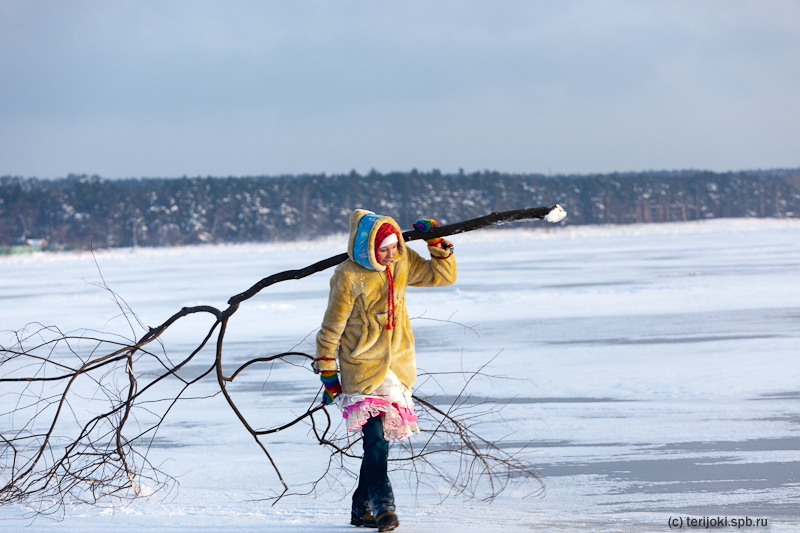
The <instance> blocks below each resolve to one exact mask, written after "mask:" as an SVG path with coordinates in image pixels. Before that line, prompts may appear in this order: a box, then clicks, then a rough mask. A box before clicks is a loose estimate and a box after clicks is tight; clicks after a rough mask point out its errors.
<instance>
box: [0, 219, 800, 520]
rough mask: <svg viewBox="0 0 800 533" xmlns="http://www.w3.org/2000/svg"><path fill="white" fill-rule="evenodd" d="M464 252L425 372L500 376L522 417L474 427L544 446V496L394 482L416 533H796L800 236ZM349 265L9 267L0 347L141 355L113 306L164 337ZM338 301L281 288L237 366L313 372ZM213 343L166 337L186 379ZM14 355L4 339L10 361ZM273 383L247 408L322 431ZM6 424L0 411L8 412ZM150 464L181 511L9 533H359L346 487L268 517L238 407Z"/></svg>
mask: <svg viewBox="0 0 800 533" xmlns="http://www.w3.org/2000/svg"><path fill="white" fill-rule="evenodd" d="M451 240H453V241H454V243H455V247H456V253H457V256H458V261H459V279H458V281H457V283H456V284H455V285H453V286H451V287H442V288H435V289H410V291H409V297H408V300H409V301H408V305H409V311H410V313H411V316H413V317H415V319H414V321H413V324H414V330H415V334H416V337H417V352H418V364H419V367H420V370H421V372H427V373H431V374H436V373H447V372H451V371H453V370H476V369H478V368H479V367H481V366H483V365H486V368H484V369H483V371H482V372H483V373H484V374H486V375H492V376H494V377H492V378H488V377H487V378H478V379H475V380H473V381H472V382H471V383H470V385H469V391H470V393H471V398H472V401H475V402H479V401H489V402H494V403H497V404H500V403H504V404H506V405H505V407H504V408H503V410H502V415H503V416H502V418H498V417H489V418H488V419H485V420H480V421H477V422H476V426H475V427H476V429H478V430H480V431H483V432H486V433H487V434H489V435H493V436H497V437H500V436H503V443H504V445H505V446H507V449H509V450H513V449H515V447H519V446H521V445H522V444H524V443H530V445H529V447H528V449H527V452H526V453H527V456H526V457H527V458H528V459H529V460H530V461H532V462H533V463H534V464H535V465H536V467H537V469H538V471H539V472H540V473H541V475H542V481H543V482H544V485H545V491H544V494H541V495H538V496H533V497H527V498H526V497H523V496H524V495H525V494H528V493H529V492H531V491H535V490H536V489H537V488H538V487H537V486H527V487H526V486H522V487H516V488H513V489H511V490H509V491H507V492H505V493H503V494H502V495H501V496H500V497H498V498H497V499H496V500H494V501H493V502H491V503H486V502H479V501H464V500H462V499H459V498H450V499H445V500H444V501H443V502H441V501H440V500H441V496H442V494H444V493H445V492H446V489H447V487H416V486H412V485H413V482H411V481H410V480H409V479H410V477H409V476H405V475H402V474H398V475H396V476H395V477H394V478H393V482H394V485H395V491H396V495H397V502H398V514H399V516H400V520H401V526H400V529H398V531H409V532H440V531H447V530H450V529H451V528H452V524H453V521H454V520H457V521H458V528H459V529H460V530H465V531H475V532H482V531H487V532H488V531H626V532H627V531H666V530H667V529H669V524H668V520H669V519H670V518H673V517H678V518H680V517H683V518H684V519H685V518H686V517H687V516H691V517H698V518H702V517H705V516H708V517H728V518H729V519H731V520H732V519H734V518H736V519H739V518H742V519H743V518H751V519H756V518H761V519H764V518H766V519H768V520H769V530H770V531H790V530H794V529H796V527H797V526H798V525H800V451H798V450H799V449H800V434H799V433H798V430H800V385H798V383H800V362H798V355H799V354H798V351H799V349H800V223H798V222H797V221H793V220H749V219H737V220H716V221H706V222H693V223H680V224H653V225H632V226H616V227H614V226H608V227H606V226H587V227H571V226H566V227H553V226H550V225H547V226H544V225H543V226H542V228H541V229H536V230H514V229H502V230H483V231H479V232H472V233H469V234H463V235H459V236H456V237H453V238H452V239H451ZM345 244H346V239H345V238H344V237H337V238H332V239H327V240H324V241H320V242H311V243H280V244H265V245H249V246H204V247H191V248H173V249H138V250H135V251H134V250H130V249H125V250H111V251H101V252H98V253H96V254H95V256H94V257H93V256H92V255H91V254H87V253H53V254H36V255H29V256H13V257H2V258H0V298H2V300H3V302H4V304H5V305H3V306H2V308H1V309H0V330H20V329H21V328H23V327H25V325H26V324H28V323H32V322H39V323H42V324H45V325H57V326H58V327H59V328H60V329H61V330H62V331H71V330H80V329H82V328H89V329H93V330H98V331H104V332H115V333H118V334H119V335H122V336H124V337H128V338H130V337H133V336H138V335H140V334H141V329H140V327H139V326H136V325H132V326H130V325H129V324H128V322H127V321H126V320H125V318H124V317H123V316H122V315H121V313H120V309H119V307H117V305H116V304H115V302H114V301H113V300H112V298H111V295H110V293H109V292H108V291H106V290H104V289H102V288H101V287H99V286H98V284H100V283H101V282H102V283H105V284H106V285H107V286H108V287H110V288H111V289H113V291H115V292H116V293H117V294H118V295H119V296H120V297H122V298H124V301H125V305H128V306H129V307H130V308H131V309H132V310H133V311H134V312H135V313H136V314H137V316H138V317H139V318H140V319H141V321H142V322H143V323H144V324H145V325H147V326H155V325H157V324H160V323H161V322H163V321H164V320H165V319H166V318H167V317H168V316H170V315H171V314H173V313H174V312H176V311H178V310H179V309H180V308H181V307H184V306H193V305H201V304H205V305H213V306H216V307H219V308H225V302H226V301H227V299H228V298H229V297H230V296H232V295H234V294H237V293H239V292H242V291H243V290H245V289H247V288H248V287H249V286H250V285H251V284H253V283H255V282H256V281H258V280H259V279H261V278H262V277H265V276H267V275H269V274H273V273H275V272H279V271H282V270H287V269H293V268H299V267H303V266H306V265H308V264H311V263H313V262H315V261H318V260H320V259H323V258H326V257H329V256H332V255H335V254H338V253H340V252H342V251H343V250H344V246H345ZM411 246H412V247H415V248H417V249H421V246H419V244H418V243H412V244H411ZM95 262H96V264H95ZM100 273H102V278H101V275H100ZM329 277H330V271H328V272H323V273H320V274H315V275H313V276H311V277H309V278H306V279H303V280H299V281H288V282H284V283H280V284H277V285H275V286H272V287H270V288H267V289H265V290H264V291H262V293H260V294H259V295H258V296H256V297H254V298H253V299H251V300H248V301H247V302H245V303H244V304H243V305H242V307H241V308H240V309H239V310H238V312H237V313H236V315H235V316H234V317H233V319H232V320H231V322H230V327H229V332H228V335H227V337H226V338H227V340H228V343H227V345H226V349H227V350H228V352H227V356H226V357H229V358H230V361H231V364H232V365H233V363H234V362H235V363H241V362H242V361H245V360H247V359H251V358H253V357H258V356H263V355H267V354H272V353H277V352H280V351H285V350H287V349H291V348H295V347H296V349H299V350H301V351H307V352H310V351H312V349H313V348H312V344H311V343H312V342H313V334H314V331H315V329H316V328H317V327H318V325H319V322H320V320H321V317H322V313H323V311H324V309H325V304H326V300H327V285H328V279H329ZM208 322H209V321H208V320H207V319H191V320H187V321H185V323H180V324H179V325H178V326H177V327H175V328H174V329H171V330H170V334H169V336H168V338H167V339H165V342H166V343H167V345H168V347H169V349H170V350H171V351H172V352H173V356H174V357H177V356H178V355H180V354H179V353H175V352H176V351H177V352H180V350H182V349H183V350H186V349H188V348H189V347H190V346H191V345H192V343H193V342H194V343H196V342H197V340H198V339H197V336H198V334H199V333H198V332H203V331H204V328H207V327H208ZM137 328H138V329H137ZM8 339H9V336H8V333H7V332H6V333H3V334H2V337H0V344H3V345H7V343H8ZM202 355H203V354H201V356H202ZM203 362H204V363H205V362H209V364H210V360H209V359H205V360H204V361H203ZM273 378H276V379H277V378H279V379H277V381H273V382H271V383H273V384H274V385H276V390H277V392H274V391H273V390H272V389H271V390H269V391H266V390H264V388H263V382H264V379H266V378H265V376H259V375H258V374H257V372H256V371H254V373H253V374H250V375H248V379H250V381H246V382H245V383H243V384H242V385H241V386H240V388H238V389H235V388H233V389H232V390H233V391H234V393H235V394H237V398H239V401H241V404H242V406H243V408H244V409H245V410H246V411H247V413H248V416H249V417H251V418H254V419H263V425H264V426H269V425H275V424H276V423H278V422H280V420H278V419H279V418H280V417H286V418H288V417H289V415H288V414H287V413H288V412H290V411H291V412H297V411H300V410H302V409H304V404H303V401H305V402H306V404H307V402H308V401H309V397H310V396H313V394H314V393H315V392H316V390H317V388H318V385H317V382H316V381H315V378H314V377H313V374H310V373H308V372H300V371H298V372H297V373H287V374H285V375H284V374H276V375H275V376H273ZM201 385H202V384H201ZM214 385H215V383H214V382H213V380H209V383H207V384H205V385H202V386H204V387H206V388H205V389H204V390H205V392H209V391H213V388H214ZM463 386H464V382H463V377H461V376H460V375H458V374H441V375H437V378H436V379H435V380H434V379H422V380H421V382H420V384H419V387H418V391H417V392H418V393H424V394H427V395H435V396H436V397H437V398H439V400H440V401H447V399H448V398H450V397H452V396H454V395H456V394H457V393H458V392H459V391H460V390H461V388H462V387H463ZM10 401H12V400H11V399H9V397H8V396H7V395H0V411H2V412H6V411H8V410H9V409H10V408H11V405H10V403H9V402H10ZM266 443H267V446H268V447H269V449H270V451H271V453H272V454H273V456H274V457H275V459H276V461H277V462H278V463H279V464H280V465H281V467H282V469H283V474H284V477H285V478H287V481H289V482H290V483H292V482H293V481H297V482H298V483H300V482H306V481H308V480H309V479H310V478H313V475H314V473H316V472H317V470H318V468H319V464H318V463H319V462H321V461H323V460H324V457H325V454H324V450H321V449H320V447H319V446H317V445H315V444H314V441H313V438H312V437H310V436H308V434H307V429H301V430H298V431H295V432H289V433H281V434H280V436H279V437H276V438H275V439H274V440H273V441H270V440H269V439H267V440H266ZM151 458H152V459H153V460H154V461H155V462H157V463H158V464H160V465H161V467H162V469H163V470H165V471H166V472H168V473H170V474H171V475H173V476H175V477H176V478H177V479H178V481H179V483H180V484H179V486H178V487H177V488H176V490H175V491H173V492H172V493H171V494H169V495H168V496H167V497H166V498H165V497H164V495H163V494H159V493H157V494H156V495H155V496H153V497H152V498H150V499H142V500H138V501H135V502H133V503H131V504H128V505H124V506H116V507H108V508H93V507H85V506H74V507H69V508H67V509H66V512H65V516H64V518H63V521H61V522H53V521H51V520H48V519H41V518H40V519H37V520H36V521H34V522H33V523H32V524H30V521H18V520H16V519H15V518H14V517H17V516H19V515H20V514H21V513H23V512H24V509H22V508H20V507H13V506H12V507H4V508H0V519H2V520H0V530H3V531H6V530H7V531H12V530H19V531H32V532H33V531H51V530H58V531H82V532H90V533H92V532H97V533H100V532H103V533H104V532H105V531H108V530H114V531H118V532H128V531H131V532H132V531H137V532H139V531H165V532H167V531H174V532H189V531H253V532H255V531H259V532H283V531H292V532H306V531H309V532H317V531H331V530H333V531H349V530H351V529H352V528H351V527H350V526H348V525H347V523H348V510H349V509H348V498H349V494H348V490H349V487H350V480H345V481H344V482H343V483H342V484H330V485H327V484H326V485H324V487H322V488H321V490H319V491H318V493H317V495H316V497H312V496H292V497H287V498H285V499H283V500H281V501H280V502H279V503H278V504H277V505H275V506H271V505H270V504H269V503H267V502H264V501H261V499H263V498H266V497H268V496H270V495H271V494H274V492H275V491H276V490H278V488H279V487H278V484H277V480H276V479H275V476H274V474H273V473H272V471H271V469H270V468H269V465H268V464H267V462H266V459H265V458H264V456H263V455H262V454H261V453H260V451H259V450H258V449H257V447H256V446H255V444H254V442H253V440H252V438H251V437H250V436H249V434H247V433H246V432H245V431H244V430H243V429H242V428H241V426H240V424H239V422H238V420H236V419H235V417H234V416H233V414H232V413H231V412H230V409H229V408H228V407H227V405H226V404H225V402H224V401H223V400H222V399H221V398H220V397H219V396H216V397H211V398H206V399H198V400H192V401H189V402H186V403H183V404H179V405H178V406H177V407H176V408H175V410H174V411H173V412H172V413H170V415H169V417H168V419H167V425H166V426H165V427H163V428H162V430H161V432H160V433H159V440H158V446H156V447H154V449H153V450H152V452H151ZM29 524H30V525H29ZM22 526H26V529H21V527H22ZM759 529H765V528H749V529H748V530H759ZM722 530H736V528H734V527H731V528H722Z"/></svg>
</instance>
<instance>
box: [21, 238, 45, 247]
mask: <svg viewBox="0 0 800 533" xmlns="http://www.w3.org/2000/svg"><path fill="white" fill-rule="evenodd" d="M25 244H26V245H27V246H33V247H35V248H44V247H45V246H47V239H26V240H25Z"/></svg>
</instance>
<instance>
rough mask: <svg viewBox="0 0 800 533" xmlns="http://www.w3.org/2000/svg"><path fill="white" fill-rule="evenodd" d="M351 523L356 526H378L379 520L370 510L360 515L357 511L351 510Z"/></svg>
mask: <svg viewBox="0 0 800 533" xmlns="http://www.w3.org/2000/svg"><path fill="white" fill-rule="evenodd" d="M350 525H351V526H356V527H378V521H377V520H375V517H374V516H372V513H370V512H366V513H364V514H361V515H360V514H358V513H356V512H355V511H350Z"/></svg>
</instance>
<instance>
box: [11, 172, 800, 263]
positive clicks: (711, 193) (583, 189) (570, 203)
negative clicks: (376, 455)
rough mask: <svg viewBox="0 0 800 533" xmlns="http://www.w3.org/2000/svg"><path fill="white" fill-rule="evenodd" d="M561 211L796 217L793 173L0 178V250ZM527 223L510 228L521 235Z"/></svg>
mask: <svg viewBox="0 0 800 533" xmlns="http://www.w3.org/2000/svg"><path fill="white" fill-rule="evenodd" d="M554 204H561V205H562V206H563V207H564V208H565V209H566V211H567V212H568V214H569V216H568V217H567V219H566V220H565V221H564V222H562V224H572V225H582V224H631V223H648V222H676V221H689V220H704V219H710V218H737V217H782V218H793V217H797V216H800V169H774V170H750V171H740V172H726V173H715V172H709V171H695V170H682V171H651V172H632V173H612V174H592V175H560V176H544V175H541V174H503V173H499V172H491V171H483V172H475V173H470V174H465V173H463V172H459V173H457V174H443V173H441V172H439V171H437V170H432V171H429V172H419V171H416V170H412V171H410V172H392V173H386V174H382V173H379V172H376V171H372V172H370V173H369V174H366V175H359V174H358V173H356V172H355V171H353V172H351V173H349V174H343V175H324V174H319V175H297V176H249V177H193V178H190V177H183V178H129V179H104V178H102V177H99V176H87V175H70V176H68V177H66V178H60V179H37V178H22V177H15V176H3V177H0V246H13V245H16V244H21V243H25V242H27V241H29V240H31V239H44V240H46V241H47V243H48V248H50V249H87V248H90V247H93V248H110V247H126V246H177V245H188V244H202V243H246V242H270V241H292V240H298V239H313V238H318V237H324V236H326V235H331V234H334V233H341V232H346V231H347V228H348V217H349V215H350V213H351V212H352V210H353V209H355V208H364V209H370V210H372V211H376V212H379V213H381V214H386V215H390V216H392V217H394V218H395V219H397V221H398V222H399V223H400V225H401V226H402V227H404V228H410V227H411V223H412V222H413V221H414V220H416V219H417V218H420V217H426V218H435V219H437V220H438V221H439V222H440V223H442V224H447V223H452V222H457V221H460V220H465V219H469V218H474V217H478V216H482V215H486V214H489V213H491V212H497V211H506V210H511V209H521V208H525V207H537V206H551V205H554ZM530 224H533V223H519V224H516V225H515V227H516V226H522V227H524V226H526V225H530Z"/></svg>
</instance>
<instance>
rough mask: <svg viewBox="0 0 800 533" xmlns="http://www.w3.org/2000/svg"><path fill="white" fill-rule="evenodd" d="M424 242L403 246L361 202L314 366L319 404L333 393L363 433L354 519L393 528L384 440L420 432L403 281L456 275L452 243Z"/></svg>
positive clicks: (351, 425) (444, 281) (446, 281)
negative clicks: (421, 248)
mask: <svg viewBox="0 0 800 533" xmlns="http://www.w3.org/2000/svg"><path fill="white" fill-rule="evenodd" d="M436 225H437V223H436V221H434V220H425V219H421V220H418V221H417V222H416V223H415V224H414V227H415V228H416V229H417V230H419V231H428V230H430V228H431V227H434V226H436ZM427 243H428V251H429V253H430V256H431V258H430V259H427V260H426V259H423V258H422V257H420V255H419V254H418V253H416V252H415V251H414V250H412V249H410V248H407V247H406V245H405V242H404V241H403V237H402V232H401V230H400V226H398V224H397V222H395V221H394V220H393V219H392V218H390V217H387V216H381V215H377V214H375V213H373V212H371V211H366V210H362V209H358V210H356V211H355V212H353V214H352V215H351V216H350V239H349V242H348V247H347V251H348V256H349V258H348V259H347V260H346V261H344V262H343V263H341V264H340V265H339V266H338V267H337V268H336V271H335V272H334V274H333V277H332V278H331V283H330V285H331V291H330V296H329V299H328V308H327V310H326V311H325V317H324V319H323V322H322V327H321V328H320V331H319V333H318V334H317V355H316V359H315V361H314V369H315V371H316V372H317V373H319V374H320V378H321V380H322V383H323V386H324V388H325V391H324V392H323V403H325V404H330V403H333V401H334V400H336V401H337V402H338V404H339V407H340V408H341V409H342V413H343V416H344V418H346V419H347V428H348V430H351V431H361V432H362V440H363V446H364V455H363V459H362V462H361V470H360V474H359V478H358V486H357V488H356V490H355V492H354V493H353V506H352V513H351V520H350V524H351V525H354V526H365V527H377V528H378V531H392V530H393V529H395V528H396V527H397V526H398V525H399V522H398V519H397V515H396V514H395V505H394V495H393V493H392V485H391V483H390V481H389V477H388V473H387V470H388V468H387V462H388V456H389V441H390V440H392V439H405V438H407V437H409V436H410V435H412V434H415V433H419V428H418V427H417V417H416V415H415V414H414V404H413V402H412V400H411V387H413V385H414V382H415V381H416V377H417V367H416V359H415V355H414V335H413V333H412V331H411V323H410V321H409V318H408V312H407V311H406V305H405V300H406V287H407V286H408V285H411V286H413V287H435V286H441V285H450V284H452V283H454V282H455V280H456V260H455V257H454V255H453V245H452V244H451V243H449V242H448V241H446V240H444V239H441V238H438V239H431V240H429V241H427ZM337 363H338V365H337ZM340 378H341V380H340Z"/></svg>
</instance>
